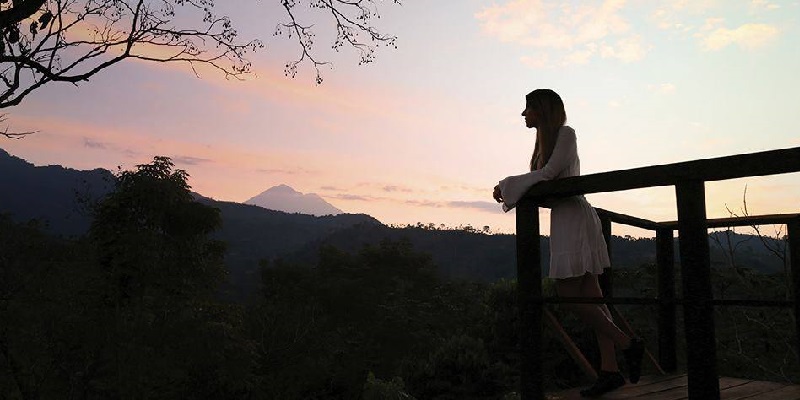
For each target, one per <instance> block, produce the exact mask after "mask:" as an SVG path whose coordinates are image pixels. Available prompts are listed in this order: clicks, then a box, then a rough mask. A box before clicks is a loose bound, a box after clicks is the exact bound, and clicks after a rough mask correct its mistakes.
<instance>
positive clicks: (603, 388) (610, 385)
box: [581, 371, 625, 397]
mask: <svg viewBox="0 0 800 400" xmlns="http://www.w3.org/2000/svg"><path fill="white" fill-rule="evenodd" d="M624 384H625V378H623V377H622V374H620V373H619V371H614V372H609V371H600V375H599V376H598V377H597V382H595V383H594V385H592V386H591V387H589V388H586V389H583V390H581V396H583V397H598V396H602V395H604V394H606V393H608V392H610V391H612V390H614V389H617V388H619V387H620V386H622V385H624Z"/></svg>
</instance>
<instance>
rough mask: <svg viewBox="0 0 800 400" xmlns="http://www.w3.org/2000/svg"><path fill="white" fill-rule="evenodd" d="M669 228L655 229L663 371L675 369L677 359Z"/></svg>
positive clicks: (660, 354) (671, 239)
mask: <svg viewBox="0 0 800 400" xmlns="http://www.w3.org/2000/svg"><path fill="white" fill-rule="evenodd" d="M673 236H674V233H673V231H672V229H663V228H661V229H658V230H657V231H656V265H657V267H658V300H659V302H660V304H659V306H658V360H659V364H661V367H662V368H664V371H665V372H668V373H669V372H675V371H676V370H677V368H678V361H677V348H678V347H677V342H678V328H677V322H676V321H677V317H676V315H677V306H676V304H675V250H674V240H675V239H674V237H673Z"/></svg>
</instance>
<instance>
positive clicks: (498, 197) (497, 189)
mask: <svg viewBox="0 0 800 400" xmlns="http://www.w3.org/2000/svg"><path fill="white" fill-rule="evenodd" d="M492 197H494V200H495V201H496V202H498V203H502V202H503V194H502V193H500V185H497V186H495V187H494V193H492Z"/></svg>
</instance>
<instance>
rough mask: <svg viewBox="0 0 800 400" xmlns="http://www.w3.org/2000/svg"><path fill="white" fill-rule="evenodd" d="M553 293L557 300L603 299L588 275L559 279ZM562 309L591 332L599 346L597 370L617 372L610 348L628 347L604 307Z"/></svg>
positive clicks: (574, 306)
mask: <svg viewBox="0 0 800 400" xmlns="http://www.w3.org/2000/svg"><path fill="white" fill-rule="evenodd" d="M556 291H557V292H558V295H559V296H561V297H603V293H602V291H601V290H600V285H599V283H598V282H597V276H595V275H592V274H586V275H584V276H581V277H575V278H567V279H559V280H557V281H556ZM565 306H566V308H567V309H570V310H572V311H573V312H575V313H576V314H577V315H578V317H579V318H581V319H582V320H583V321H584V322H585V323H587V324H588V325H589V326H591V327H592V328H593V329H594V331H595V334H596V335H597V340H598V343H599V345H600V355H601V360H602V361H601V363H602V364H601V369H602V370H605V371H617V370H619V368H618V367H617V362H616V354H615V351H614V346H615V345H616V346H617V347H620V348H623V349H624V348H627V347H628V346H630V338H628V336H627V335H625V333H623V332H622V331H621V330H620V329H619V328H618V327H617V325H616V324H614V322H613V321H612V320H611V313H610V312H609V311H608V307H606V306H605V305H604V304H603V305H598V304H565Z"/></svg>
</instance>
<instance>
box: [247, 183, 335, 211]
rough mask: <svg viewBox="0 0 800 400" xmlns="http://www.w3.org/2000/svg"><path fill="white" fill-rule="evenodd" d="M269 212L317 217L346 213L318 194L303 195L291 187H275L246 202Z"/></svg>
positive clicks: (284, 185) (282, 185)
mask: <svg viewBox="0 0 800 400" xmlns="http://www.w3.org/2000/svg"><path fill="white" fill-rule="evenodd" d="M244 204H252V205H256V206H259V207H263V208H266V209H269V210H276V211H283V212H288V213H300V214H310V215H316V216H323V215H338V214H343V213H344V212H343V211H342V210H340V209H338V208H336V207H334V206H333V205H332V204H330V203H328V202H327V201H325V200H324V199H323V198H322V197H320V196H319V195H318V194H316V193H305V194H304V193H301V192H298V191H296V190H294V188H292V187H291V186H289V185H286V184H280V185H278V186H273V187H271V188H269V189H267V190H265V191H263V192H261V193H259V194H257V195H255V196H253V197H251V198H249V199H248V200H246V201H244Z"/></svg>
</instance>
